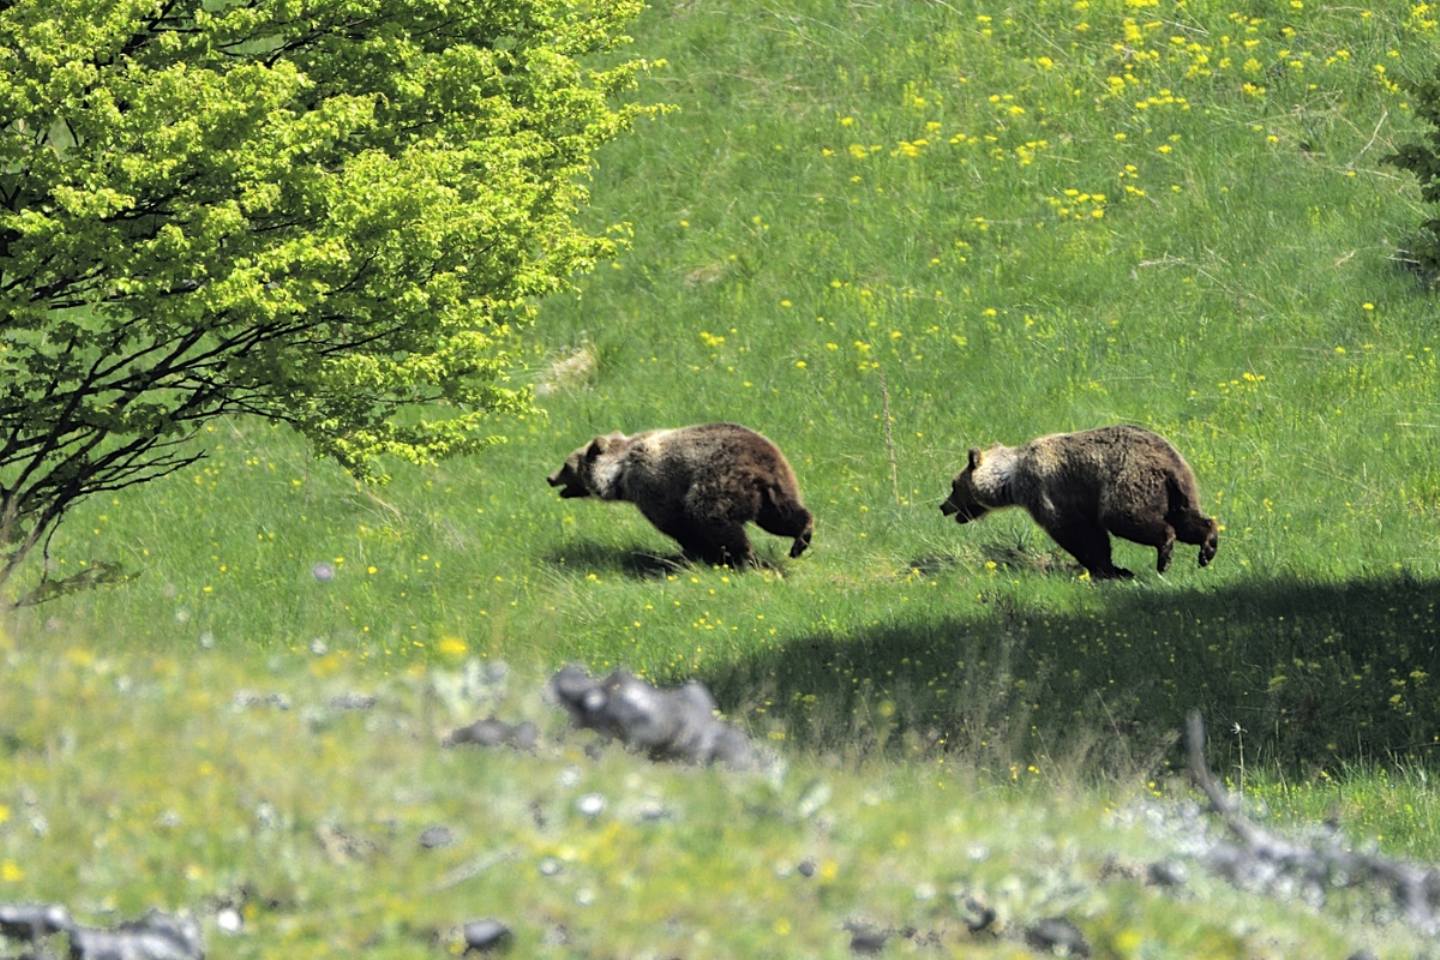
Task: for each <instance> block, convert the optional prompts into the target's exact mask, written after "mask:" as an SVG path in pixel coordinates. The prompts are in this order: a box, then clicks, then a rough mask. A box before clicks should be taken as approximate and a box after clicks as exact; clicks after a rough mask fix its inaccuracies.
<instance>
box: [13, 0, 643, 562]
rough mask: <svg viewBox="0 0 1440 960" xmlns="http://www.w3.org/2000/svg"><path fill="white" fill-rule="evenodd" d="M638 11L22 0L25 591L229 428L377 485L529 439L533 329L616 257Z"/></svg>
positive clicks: (17, 442) (279, 0)
mask: <svg viewBox="0 0 1440 960" xmlns="http://www.w3.org/2000/svg"><path fill="white" fill-rule="evenodd" d="M639 8H640V3H639V2H637V0H603V2H601V0H15V2H9V0H4V2H0V583H3V582H4V581H5V579H6V578H8V577H9V576H10V575H12V573H13V572H14V570H15V569H16V567H17V565H18V564H19V562H20V561H21V559H22V558H23V557H24V556H25V554H26V552H27V551H29V550H31V549H32V548H34V547H35V546H36V545H37V544H38V543H40V542H42V540H44V539H45V538H47V537H48V536H49V534H50V532H52V531H53V529H54V528H55V526H56V524H57V523H58V522H59V521H60V519H61V518H62V516H63V515H64V514H65V512H66V510H68V509H69V508H70V507H72V506H73V505H74V504H75V503H76V502H78V501H79V500H81V499H83V498H84V497H86V496H87V495H89V494H93V493H96V492H99V491H106V490H115V489H118V488H121V487H128V486H131V485H134V484H137V483H141V482H144V481H147V480H151V479H154V478H156V477H160V476H163V475H165V474H168V473H171V472H173V471H175V470H177V469H179V468H181V467H184V466H185V465H187V464H189V463H191V462H193V461H194V460H196V459H197V458H198V457H200V456H202V455H203V451H202V450H201V449H199V448H198V447H197V446H196V444H195V443H194V442H193V437H194V435H195V433H196V431H197V429H198V428H199V427H200V426H202V425H203V424H204V422H205V421H206V420H208V419H210V418H213V417H215V416H217V415H220V414H227V413H241V414H253V415H256V416H260V417H264V418H266V419H267V420H270V421H277V422H283V423H287V424H290V425H292V426H293V427H294V428H295V429H297V430H298V431H300V432H301V433H302V434H304V435H305V436H306V437H307V438H309V440H310V441H311V442H312V443H313V445H314V446H315V448H316V449H317V450H319V451H321V452H322V453H324V454H327V455H329V456H331V457H334V458H335V459H336V460H338V461H339V462H340V463H341V464H342V465H343V466H344V467H346V468H347V469H348V470H350V471H352V472H353V473H355V474H356V475H357V476H361V477H365V478H369V479H383V478H384V477H383V473H382V468H381V467H380V466H379V465H378V464H379V461H380V458H382V457H400V458H404V459H406V460H410V461H414V462H417V463H429V462H434V461H436V460H439V459H441V458H444V457H448V456H452V455H456V454H461V453H468V452H471V451H474V450H476V449H479V448H481V447H484V446H485V445H487V444H490V443H494V442H496V441H497V440H498V439H500V438H499V437H497V436H496V435H495V433H496V431H497V430H498V428H499V425H500V421H499V420H498V419H497V418H503V417H504V416H505V415H510V414H516V413H520V412H523V411H525V410H526V409H527V408H529V405H530V404H531V402H532V401H531V396H530V394H529V392H528V390H526V389H524V388H523V387H519V386H516V385H513V384H512V383H511V382H510V381H509V379H508V377H507V371H509V370H512V369H513V368H514V365H515V360H516V351H517V341H516V339H515V334H516V330H517V328H518V327H519V326H521V325H523V324H524V322H525V321H526V320H527V319H529V318H530V316H531V312H532V306H531V305H532V304H533V303H534V301H535V298H537V297H540V296H543V295H545V294H546V293H549V292H551V291H553V290H555V289H557V287H560V286H561V285H563V284H564V283H565V278H566V277H568V276H570V275H571V274H573V272H574V271H576V270H580V269H584V268H586V267H588V266H590V265H591V264H592V263H593V261H594V260H595V259H596V258H597V257H600V256H605V255H608V254H609V253H611V252H612V251H613V248H614V233H613V231H606V232H605V233H604V234H601V235H595V234H593V233H590V232H587V231H586V230H584V229H582V228H581V227H580V226H578V225H577V223H576V214H577V213H578V212H579V210H580V209H581V207H582V206H583V204H584V203H585V201H586V199H587V193H586V189H585V186H584V179H585V175H586V173H587V171H589V169H590V168H591V166H592V163H593V155H594V151H595V150H596V148H597V147H598V146H599V145H601V144H602V143H604V142H605V141H606V140H608V139H610V138H611V137H613V136H615V135H616V134H617V133H619V132H620V131H622V130H623V129H625V128H626V127H627V126H628V125H629V124H630V123H631V122H632V121H633V119H634V118H635V117H636V116H637V115H639V114H642V113H646V112H650V111H653V109H655V108H653V107H645V106H637V105H629V106H618V105H616V97H615V94H616V93H617V92H618V91H620V90H622V89H624V88H626V87H628V86H631V85H633V82H634V80H635V78H636V76H637V74H638V73H639V72H641V71H643V70H644V69H646V68H647V66H649V65H648V64H647V63H646V62H645V61H643V60H639V59H633V58H632V59H625V58H623V57H621V56H619V55H617V54H615V53H614V51H615V49H616V48H617V47H619V46H620V45H621V44H623V43H624V42H626V41H627V40H628V38H627V37H624V36H623V35H621V33H620V32H619V31H620V30H621V29H623V26H624V24H625V23H626V22H627V21H628V20H629V19H631V18H633V16H634V15H635V14H636V13H637V12H638V10H639ZM422 408H423V412H416V411H420V410H422Z"/></svg>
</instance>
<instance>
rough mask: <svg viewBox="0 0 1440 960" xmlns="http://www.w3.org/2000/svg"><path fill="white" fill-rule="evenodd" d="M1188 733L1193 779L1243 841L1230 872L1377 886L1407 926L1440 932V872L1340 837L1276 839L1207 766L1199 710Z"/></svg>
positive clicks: (1234, 852) (1336, 884) (1189, 721)
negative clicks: (1352, 846) (1358, 848)
mask: <svg viewBox="0 0 1440 960" xmlns="http://www.w3.org/2000/svg"><path fill="white" fill-rule="evenodd" d="M1185 734H1186V736H1185V739H1186V745H1187V748H1188V752H1189V758H1190V776H1191V778H1192V779H1193V780H1194V781H1195V785H1196V786H1197V787H1199V788H1200V790H1201V792H1202V793H1204V794H1205V796H1206V798H1207V799H1209V801H1210V806H1211V807H1212V808H1213V809H1214V811H1215V813H1216V814H1217V815H1218V816H1219V817H1220V819H1221V821H1222V822H1223V823H1224V824H1225V826H1226V828H1227V829H1228V830H1229V831H1230V833H1231V834H1233V835H1234V836H1235V838H1236V839H1237V840H1238V841H1239V842H1240V846H1239V847H1238V848H1236V849H1234V850H1231V851H1229V854H1230V856H1231V858H1232V860H1233V862H1231V863H1230V864H1229V872H1232V873H1235V874H1243V873H1246V872H1250V873H1254V872H1261V871H1263V872H1270V871H1279V872H1282V873H1286V874H1290V875H1296V876H1299V877H1301V878H1302V879H1304V880H1306V881H1308V882H1310V883H1312V884H1314V885H1315V887H1316V888H1317V889H1319V890H1322V891H1323V890H1324V889H1325V888H1327V887H1362V886H1364V885H1365V884H1368V883H1375V884H1378V885H1380V886H1382V887H1384V888H1385V889H1386V890H1387V891H1388V893H1389V895H1390V897H1391V899H1392V900H1393V902H1394V903H1395V905H1396V906H1397V907H1398V908H1399V909H1400V911H1401V913H1402V914H1403V916H1404V918H1405V920H1406V922H1407V923H1409V924H1410V925H1411V926H1412V927H1414V928H1415V929H1416V930H1417V931H1419V932H1420V933H1422V934H1424V935H1426V936H1433V935H1435V934H1436V933H1440V870H1437V869H1436V868H1434V867H1430V866H1426V865H1423V864H1416V863H1407V862H1405V861H1403V860H1395V859H1392V858H1390V857H1384V856H1381V855H1379V854H1375V853H1357V852H1355V851H1354V850H1349V849H1346V848H1345V847H1343V846H1341V844H1340V841H1339V839H1338V837H1336V838H1332V839H1330V840H1329V841H1328V842H1325V843H1323V844H1317V845H1315V846H1305V845H1302V844H1298V843H1292V842H1291V841H1289V840H1286V839H1285V838H1283V837H1279V836H1276V835H1275V834H1273V833H1271V832H1269V831H1268V830H1265V829H1264V828H1262V827H1260V826H1259V825H1258V824H1255V823H1253V822H1252V821H1250V820H1249V819H1248V818H1247V817H1246V816H1245V814H1244V813H1242V812H1241V811H1240V809H1239V808H1238V807H1237V805H1236V804H1235V803H1234V802H1232V801H1231V799H1230V797H1229V795H1228V794H1226V792H1225V791H1224V790H1222V789H1221V788H1220V785H1219V784H1218V783H1216V782H1215V778H1214V777H1213V776H1212V775H1211V773H1210V769H1209V767H1207V766H1206V764H1205V722H1204V721H1203V720H1202V719H1201V717H1200V713H1199V711H1191V713H1190V716H1189V717H1188V718H1187V721H1186V729H1185ZM1256 867H1258V868H1259V871H1257V870H1255V869H1254V868H1256ZM1247 868H1250V869H1247Z"/></svg>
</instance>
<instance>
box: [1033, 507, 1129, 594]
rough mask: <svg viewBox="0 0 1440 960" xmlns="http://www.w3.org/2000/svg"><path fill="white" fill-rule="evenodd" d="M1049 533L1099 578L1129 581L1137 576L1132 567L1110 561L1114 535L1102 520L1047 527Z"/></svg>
mask: <svg viewBox="0 0 1440 960" xmlns="http://www.w3.org/2000/svg"><path fill="white" fill-rule="evenodd" d="M1046 532H1048V533H1049V534H1050V536H1052V537H1054V538H1055V542H1056V543H1058V544H1060V546H1062V547H1064V548H1065V550H1066V551H1067V552H1069V553H1070V555H1071V556H1073V557H1074V558H1075V559H1076V560H1079V561H1080V564H1081V566H1083V567H1084V568H1085V569H1086V570H1088V571H1090V576H1091V577H1092V578H1093V579H1095V580H1115V579H1120V580H1128V579H1130V578H1131V577H1133V576H1134V574H1132V573H1131V572H1130V571H1129V570H1126V569H1124V568H1122V567H1117V566H1115V564H1113V563H1111V562H1110V535H1109V534H1107V533H1106V532H1105V528H1104V527H1102V526H1100V525H1099V524H1098V523H1092V522H1090V521H1087V520H1080V521H1071V522H1070V523H1066V524H1063V525H1060V526H1055V527H1047V528H1046Z"/></svg>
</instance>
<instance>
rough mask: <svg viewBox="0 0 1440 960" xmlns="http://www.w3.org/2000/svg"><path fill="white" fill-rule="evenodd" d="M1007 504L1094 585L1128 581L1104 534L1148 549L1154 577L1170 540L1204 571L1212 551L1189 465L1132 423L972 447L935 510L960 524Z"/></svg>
mask: <svg viewBox="0 0 1440 960" xmlns="http://www.w3.org/2000/svg"><path fill="white" fill-rule="evenodd" d="M1011 506H1018V507H1024V508H1025V509H1026V510H1028V511H1029V512H1030V516H1032V517H1034V518H1035V522H1036V523H1038V524H1040V526H1042V527H1044V528H1045V532H1047V533H1049V534H1050V536H1052V537H1054V538H1055V542H1056V543H1058V544H1060V546H1062V547H1064V548H1065V549H1066V550H1067V551H1069V552H1070V553H1071V554H1073V555H1074V557H1075V559H1076V560H1079V561H1080V563H1081V564H1082V565H1083V566H1084V567H1085V569H1086V570H1089V571H1090V576H1092V577H1094V578H1095V579H1097V580H1100V579H1107V578H1111V577H1129V576H1131V575H1132V574H1131V573H1130V571H1129V570H1123V569H1121V568H1120V567H1117V566H1115V565H1114V564H1113V563H1111V562H1110V537H1109V534H1110V533H1113V534H1115V535H1116V536H1117V537H1124V538H1125V539H1126V540H1133V541H1135V542H1136V543H1143V544H1146V545H1147V546H1152V547H1154V548H1155V549H1156V551H1157V553H1158V555H1157V557H1156V560H1155V569H1156V570H1158V571H1160V572H1161V573H1164V572H1165V568H1166V567H1168V566H1170V554H1171V552H1172V551H1173V550H1174V549H1175V541H1176V540H1180V541H1181V542H1182V543H1194V544H1199V545H1200V566H1202V567H1203V566H1205V565H1206V564H1208V563H1209V562H1210V560H1211V559H1212V558H1213V557H1214V556H1215V550H1216V548H1217V547H1218V546H1219V540H1220V533H1219V526H1218V525H1217V524H1216V522H1215V520H1214V518H1213V517H1209V516H1206V515H1205V513H1204V512H1203V511H1202V510H1201V509H1200V494H1199V491H1198V489H1197V488H1196V484H1195V474H1194V473H1193V472H1192V471H1191V469H1190V465H1189V464H1188V463H1186V462H1185V458H1184V457H1182V456H1180V452H1179V451H1178V450H1176V449H1175V448H1174V447H1172V446H1171V445H1170V444H1169V443H1168V442H1167V441H1166V440H1165V438H1164V437H1161V436H1159V435H1157V434H1154V433H1151V432H1150V431H1149V430H1142V429H1140V428H1139V427H1130V426H1114V427H1100V428H1099V429H1096V430H1084V431H1081V432H1079V433H1055V434H1051V435H1050V436H1046V437H1038V438H1036V439H1034V440H1031V441H1030V442H1029V443H1025V444H1021V445H1020V446H1018V447H1007V446H1004V445H1003V444H996V445H995V446H993V447H990V448H989V449H988V450H985V451H983V452H982V451H980V450H978V449H975V448H973V447H972V448H971V450H970V462H969V464H967V465H966V467H965V469H964V470H962V471H960V473H959V474H958V475H956V477H955V480H954V483H953V484H952V485H951V489H950V497H949V499H947V500H946V501H945V502H944V503H942V504H941V505H940V512H941V513H943V514H945V515H946V516H950V515H951V514H954V516H955V519H956V521H957V522H959V523H968V522H970V521H971V520H976V519H978V518H980V517H981V516H983V515H984V514H986V513H987V512H989V511H990V510H994V509H997V508H999V507H1011Z"/></svg>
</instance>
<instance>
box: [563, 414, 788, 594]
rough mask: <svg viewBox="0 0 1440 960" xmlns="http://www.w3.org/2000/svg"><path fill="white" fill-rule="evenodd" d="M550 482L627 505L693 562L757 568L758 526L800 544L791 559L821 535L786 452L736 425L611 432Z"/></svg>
mask: <svg viewBox="0 0 1440 960" xmlns="http://www.w3.org/2000/svg"><path fill="white" fill-rule="evenodd" d="M545 479H546V482H547V483H549V484H550V486H552V487H559V488H560V496H562V497H591V496H593V497H599V498H600V499H602V500H628V501H629V502H631V503H633V504H635V505H636V506H637V507H639V508H640V512H641V513H643V514H644V515H645V517H646V519H648V520H649V521H650V522H651V523H653V524H654V525H655V526H656V528H657V529H659V531H660V532H661V533H663V534H665V535H666V536H668V537H671V538H673V539H674V540H676V541H678V542H679V544H680V546H681V548H683V549H684V551H685V553H686V554H687V555H689V556H692V557H697V558H699V559H700V560H703V561H704V562H706V563H728V564H731V565H733V566H742V565H749V564H753V563H754V562H755V554H754V551H753V550H752V549H751V548H750V541H749V540H748V539H747V538H746V536H745V524H746V523H747V522H749V521H752V520H753V521H754V522H755V523H756V524H758V525H759V526H760V529H762V530H765V531H767V532H769V533H773V534H775V535H776V536H780V537H793V538H794V543H793V544H792V545H791V547H790V556H792V557H798V556H800V554H801V553H803V552H804V551H805V548H806V547H808V546H809V545H810V537H811V534H812V532H813V531H814V520H813V519H812V518H811V516H810V511H808V510H806V509H805V506H804V504H802V503H801V502H800V487H799V485H798V484H797V483H796V482H795V472H794V471H793V470H791V469H790V464H789V463H788V462H786V460H785V456H784V454H782V453H781V452H780V450H779V449H778V448H777V447H776V446H775V444H773V443H771V442H770V441H769V440H767V439H765V438H764V437H762V436H761V435H760V434H758V433H756V432H755V431H754V430H750V429H748V428H746V427H742V426H740V425H739V424H734V423H706V424H700V425H698V426H693V427H679V428H676V429H673V430H647V431H645V432H644V433H637V434H634V435H633V436H628V437H627V436H625V435H624V434H622V433H610V434H606V435H605V436H603V437H596V438H595V439H594V440H591V441H590V442H589V443H588V444H586V445H585V446H583V447H580V448H579V449H578V450H576V451H575V452H574V453H572V454H570V456H569V457H567V458H566V460H565V463H564V465H563V466H562V467H561V468H560V469H559V470H556V471H555V472H554V473H552V474H551V475H550V476H548V477H546V478H545Z"/></svg>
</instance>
